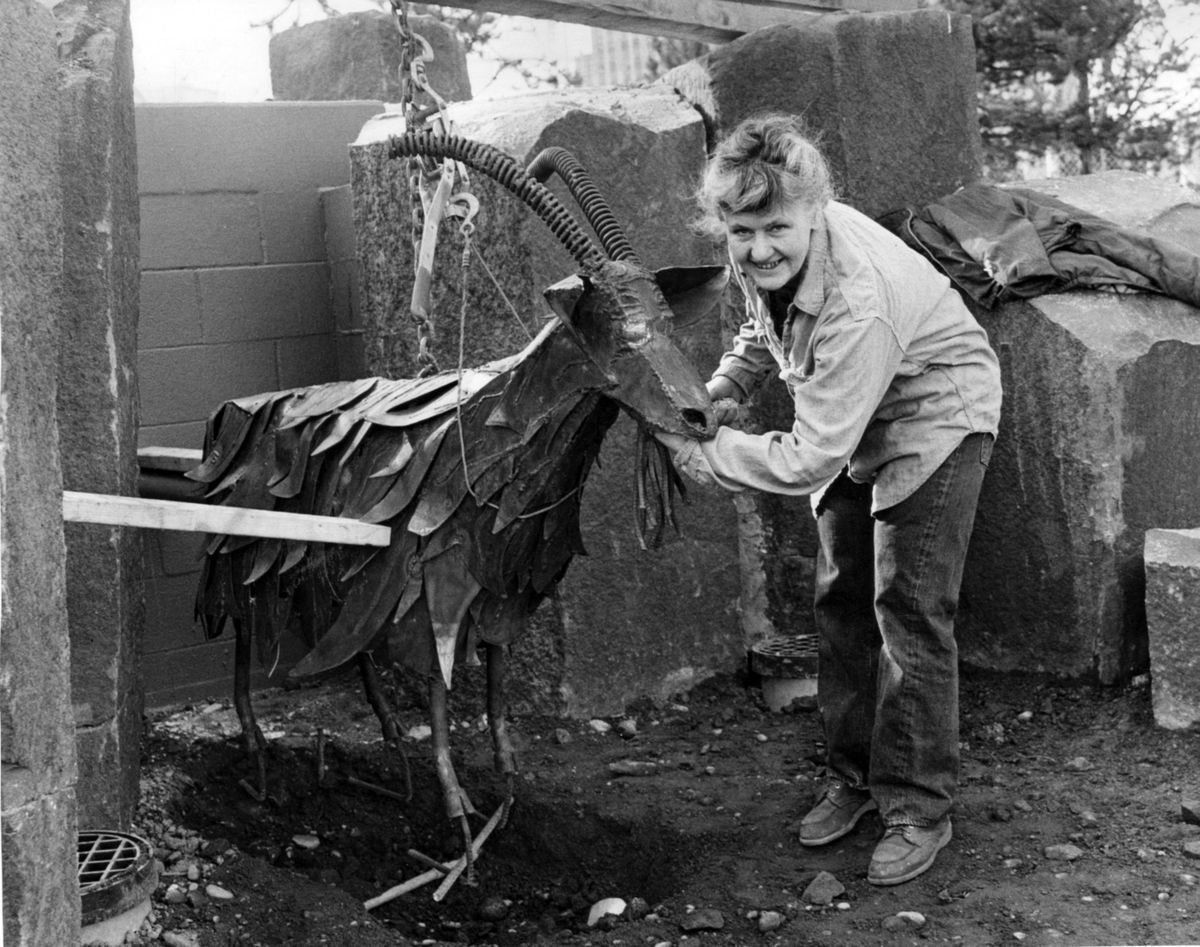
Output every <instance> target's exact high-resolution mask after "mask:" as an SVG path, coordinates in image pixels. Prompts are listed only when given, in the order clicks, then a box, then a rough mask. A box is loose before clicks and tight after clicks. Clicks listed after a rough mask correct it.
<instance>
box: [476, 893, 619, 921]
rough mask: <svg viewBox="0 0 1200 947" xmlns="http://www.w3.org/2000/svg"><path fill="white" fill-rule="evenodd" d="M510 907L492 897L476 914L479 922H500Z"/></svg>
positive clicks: (481, 905)
mask: <svg viewBox="0 0 1200 947" xmlns="http://www.w3.org/2000/svg"><path fill="white" fill-rule="evenodd" d="M510 907H512V902H511V901H509V900H508V899H507V898H501V897H498V896H496V895H492V896H491V897H488V898H484V899H483V903H482V904H480V905H479V910H478V914H479V917H480V920H484V921H502V920H504V918H506V917H507V916H508V909H509V908H510ZM618 913H619V912H618ZM589 920H590V918H589Z"/></svg>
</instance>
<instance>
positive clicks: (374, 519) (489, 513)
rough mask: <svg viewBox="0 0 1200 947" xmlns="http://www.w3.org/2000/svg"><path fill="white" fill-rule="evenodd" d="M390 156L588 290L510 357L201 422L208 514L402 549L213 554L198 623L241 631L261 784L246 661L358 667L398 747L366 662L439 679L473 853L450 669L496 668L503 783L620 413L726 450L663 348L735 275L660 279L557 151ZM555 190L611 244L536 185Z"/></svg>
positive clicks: (443, 733) (455, 792) (644, 500)
mask: <svg viewBox="0 0 1200 947" xmlns="http://www.w3.org/2000/svg"><path fill="white" fill-rule="evenodd" d="M391 155H392V157H401V156H404V157H407V156H413V155H432V156H436V157H440V158H452V159H453V160H457V161H460V162H462V163H464V164H467V165H468V166H470V167H472V168H474V169H476V170H479V171H482V172H484V173H486V174H488V175H490V176H492V177H494V178H495V179H496V180H498V181H499V182H500V183H501V184H503V185H504V186H505V187H506V188H508V190H510V191H511V192H512V193H514V194H516V195H517V196H518V197H519V198H520V199H521V200H523V201H524V202H525V203H526V204H527V205H529V206H530V207H531V208H532V209H533V210H534V211H535V212H536V213H537V214H538V216H539V217H541V219H542V220H543V221H545V222H546V223H547V225H548V226H550V227H551V229H552V230H553V231H554V233H555V234H556V235H557V236H558V237H559V239H560V240H561V241H562V243H563V244H564V245H565V246H566V247H567V249H568V250H569V251H570V252H571V254H572V256H573V257H574V259H575V260H576V261H577V263H578V265H579V273H578V275H577V276H574V277H571V278H569V279H566V280H564V281H562V282H560V283H558V284H557V285H555V286H554V287H551V288H550V289H549V290H548V291H547V292H546V297H547V299H548V300H549V302H550V304H551V307H552V308H553V310H554V311H555V312H556V313H557V316H558V318H557V319H554V320H551V321H550V322H548V323H547V324H546V326H545V327H544V328H543V329H542V331H541V332H540V333H539V334H538V335H537V337H536V338H535V339H534V340H533V342H531V343H530V344H529V345H528V346H527V347H526V348H525V349H524V351H521V352H519V353H518V354H516V355H513V356H511V357H508V358H505V359H502V360H499V361H496V362H493V363H491V364H489V365H486V366H483V367H480V368H474V369H471V370H464V371H446V372H441V373H439V374H434V375H430V376H428V377H423V378H416V379H402V380H389V379H383V378H365V379H361V380H357V381H349V382H339V383H334V384H327V385H319V386H315V387H310V388H300V389H294V390H290V391H281V392H272V393H268V394H262V395H257V396H253V397H248V398H240V399H237V400H234V401H230V402H227V403H226V404H224V405H222V406H221V407H220V408H219V409H218V410H217V411H216V412H215V413H214V414H213V415H212V417H211V419H210V421H209V427H208V432H207V436H206V444H205V457H204V461H203V463H202V464H201V465H200V466H199V467H197V468H196V469H195V470H193V471H192V472H191V473H190V474H189V476H190V477H192V478H193V479H195V480H198V481H201V482H202V483H204V484H207V485H208V487H209V489H208V491H207V496H208V500H209V501H210V502H213V503H222V504H228V505H231V506H241V507H255V508H261V509H273V510H282V511H292V512H299V513H316V514H322V515H333V516H344V517H353V518H356V519H360V520H364V521H366V522H371V523H380V524H384V525H387V526H389V527H390V528H391V530H392V533H391V536H392V542H391V544H390V546H389V547H387V548H385V549H369V548H365V547H351V546H333V545H325V544H317V543H307V544H306V543H304V542H301V541H286V540H268V539H252V538H246V537H233V536H215V537H212V539H211V541H210V543H209V545H208V550H207V556H206V559H205V563H204V569H203V574H202V578H201V585H200V589H199V594H198V600H197V613H198V615H199V617H200V618H201V620H202V622H203V625H204V628H205V631H206V633H207V634H208V635H209V636H210V637H213V636H216V635H219V634H220V633H221V631H222V629H223V627H224V625H225V621H226V619H231V620H232V622H233V625H234V628H235V631H236V635H237V652H236V672H235V706H236V708H237V712H238V715H239V717H240V719H241V722H242V726H243V730H244V735H245V739H246V741H247V747H248V749H249V750H250V751H251V752H252V753H254V754H256V755H257V756H258V758H259V760H260V765H261V758H262V757H261V751H262V750H263V749H264V748H265V741H264V739H263V736H262V733H261V732H260V730H259V728H258V726H257V724H256V723H255V720H254V716H253V711H252V709H251V707H250V701H249V671H248V665H249V661H250V655H251V642H252V641H254V642H257V644H258V647H259V651H260V654H261V655H263V656H264V657H265V660H270V656H271V655H273V654H275V653H276V646H277V645H278V643H279V640H280V636H281V635H283V634H285V633H287V632H288V631H289V630H290V631H292V632H295V633H298V634H299V635H301V636H302V638H303V640H304V641H305V642H306V643H307V644H308V645H309V646H310V650H309V651H308V653H307V655H306V656H305V657H304V659H303V660H302V661H301V662H300V663H299V665H297V666H296V668H295V669H294V670H293V671H292V674H293V675H309V674H315V673H318V672H321V671H323V670H327V669H330V668H333V667H336V666H338V665H340V664H342V663H343V662H346V661H349V660H351V659H354V658H356V657H357V658H358V660H359V662H360V665H361V666H362V669H363V671H364V674H365V683H366V685H367V692H368V695H370V696H371V699H372V704H373V705H374V706H375V708H376V711H377V713H379V715H380V719H381V720H382V721H383V723H384V733H385V736H389V737H394V736H395V735H396V731H395V726H396V725H395V721H394V720H392V719H391V717H390V716H389V714H388V712H387V710H386V707H385V704H384V702H383V701H382V700H381V699H380V692H379V686H378V680H377V671H375V670H374V668H375V665H374V663H373V662H372V660H370V659H369V657H368V655H369V653H370V652H375V653H376V654H377V655H380V656H382V655H383V654H385V653H386V659H387V660H393V661H401V662H404V663H405V664H407V665H409V666H411V667H413V668H415V669H417V670H418V671H420V672H423V673H426V674H428V677H429V682H430V685H429V686H430V705H431V716H432V720H431V724H432V729H433V745H434V755H435V760H436V767H437V775H438V778H439V781H440V783H441V786H442V790H443V794H444V799H445V805H446V811H447V814H448V815H449V816H450V817H451V818H452V819H455V820H458V821H459V822H460V824H461V825H462V829H463V833H464V841H465V842H466V843H467V849H468V851H469V850H470V845H469V842H470V830H469V827H468V823H467V815H468V814H472V813H474V811H475V810H474V808H473V806H472V805H471V802H470V800H469V798H468V796H467V794H466V792H465V791H464V790H463V788H462V787H461V785H460V784H459V781H458V778H457V776H456V775H455V772H454V767H453V766H452V764H451V759H450V748H449V725H448V720H447V714H446V690H447V688H449V687H450V685H451V680H452V670H453V668H454V665H455V664H456V663H460V662H462V663H478V660H477V658H476V651H477V648H482V649H483V650H484V651H485V652H486V656H487V665H488V667H487V686H488V698H487V710H488V720H489V722H490V727H491V734H492V738H493V741H494V748H495V762H496V766H497V769H498V770H499V771H500V772H501V773H503V774H505V775H506V776H508V778H509V780H510V784H511V776H512V774H513V773H514V772H515V769H516V760H515V756H514V751H513V747H512V743H511V741H510V739H509V736H508V734H507V732H506V729H505V717H504V699H503V690H502V681H503V675H504V658H505V649H506V646H507V645H508V644H510V643H511V642H512V641H514V639H515V638H516V637H517V636H518V634H519V633H520V632H521V630H522V629H523V627H524V625H525V622H526V619H527V617H528V616H529V615H530V614H531V613H532V612H533V610H534V609H535V608H536V606H537V605H538V603H539V602H540V601H541V600H542V598H543V597H545V596H546V595H547V594H548V593H549V592H550V591H551V590H552V589H553V588H554V586H555V584H556V583H557V582H558V581H559V579H561V577H562V576H563V574H564V572H565V570H566V568H567V566H568V564H569V563H570V561H571V559H572V557H573V556H574V555H575V554H576V553H579V552H582V551H583V544H582V541H581V536H580V524H579V512H580V500H581V490H582V488H583V485H584V482H585V480H586V478H587V475H588V472H589V470H590V469H591V467H592V464H593V462H594V461H595V460H596V457H597V455H598V453H599V451H600V447H601V442H602V441H603V439H604V435H605V432H606V431H607V430H608V428H609V426H610V425H611V424H612V423H613V421H614V420H615V418H616V416H617V411H618V407H620V408H624V409H625V410H626V411H627V412H628V413H629V414H630V415H632V416H633V417H634V418H635V419H636V421H637V422H638V423H639V424H640V425H641V426H642V428H643V430H647V429H648V430H651V431H652V430H661V431H669V432H674V433H678V434H684V435H687V436H689V437H704V436H706V435H710V434H711V433H712V431H713V429H714V420H713V414H712V407H711V404H710V402H709V399H708V396H707V394H706V392H705V388H704V384H703V382H702V381H701V379H700V377H699V376H698V374H697V372H696V370H695V368H694V367H693V366H692V365H691V364H690V363H689V362H688V360H687V359H686V358H685V357H684V356H683V355H682V354H681V352H680V351H679V349H678V348H677V347H676V346H675V344H674V343H673V342H672V341H671V338H670V333H671V331H672V327H673V322H675V321H677V320H679V321H693V320H695V319H696V318H697V317H698V316H699V315H700V314H702V313H703V312H707V311H708V310H709V309H711V307H712V306H713V305H714V304H715V303H716V300H717V298H718V296H719V295H720V293H721V292H722V290H723V289H724V285H725V271H724V268H722V267H691V268H681V269H665V270H659V271H658V272H656V273H651V272H649V271H647V270H646V269H645V268H644V267H643V266H642V265H641V264H640V263H638V261H637V260H636V259H635V258H634V254H633V251H632V249H631V248H630V247H629V244H628V242H627V240H626V239H625V237H624V234H623V232H622V231H621V229H620V228H619V227H618V226H616V224H615V221H613V220H612V218H611V214H609V212H608V211H607V208H606V207H605V206H603V201H602V200H600V199H599V197H598V193H597V192H595V189H594V188H590V189H589V185H588V184H587V182H586V180H585V179H584V178H583V176H582V172H581V171H580V169H578V167H577V166H576V165H574V164H573V163H572V161H571V159H570V157H569V155H567V154H566V153H565V152H560V151H558V150H556V151H555V152H552V153H549V154H547V155H545V156H544V158H542V159H540V160H539V161H537V162H535V163H534V165H531V166H530V170H529V171H528V172H527V171H523V170H522V169H520V168H519V166H517V165H516V164H515V163H514V162H513V161H512V160H511V159H509V158H508V157H507V156H505V155H503V154H502V153H500V152H498V151H495V150H494V149H491V148H488V147H486V146H482V145H480V144H478V143H475V142H469V141H466V140H464V139H460V138H455V137H452V136H434V135H430V134H427V133H421V132H417V133H411V134H409V135H406V136H402V137H399V138H395V139H393V140H392V144H391ZM555 170H557V171H559V173H561V174H562V176H563V177H564V179H565V180H567V183H568V185H569V186H570V188H571V191H572V193H573V194H575V195H576V196H577V198H578V199H579V201H580V203H581V204H582V206H583V208H584V210H585V213H586V214H587V216H588V217H589V222H590V223H591V224H592V226H593V229H594V230H595V231H596V233H597V234H598V235H599V236H600V238H601V245H600V246H597V245H596V243H595V242H594V241H593V240H592V239H591V238H590V237H589V236H588V235H587V233H586V232H585V231H584V230H583V229H582V227H581V226H580V225H579V224H578V223H577V222H576V221H575V219H574V218H573V217H572V215H571V214H570V213H569V212H568V211H567V209H566V208H565V207H564V206H563V205H562V203H561V202H560V201H559V200H558V199H557V198H556V197H555V196H554V195H553V194H552V193H551V192H550V191H549V190H548V189H547V188H546V187H544V186H543V185H542V184H541V183H540V181H539V180H538V178H539V177H542V178H543V179H544V178H545V177H546V176H548V175H549V173H551V172H552V171H555ZM531 172H532V173H531ZM639 456H640V460H639V466H640V467H641V487H640V490H639V496H640V502H639V509H640V514H641V516H642V518H643V526H644V527H645V528H646V529H648V530H649V531H650V532H651V534H652V538H653V534H657V533H659V532H661V530H662V526H663V524H664V522H666V521H668V520H669V519H670V518H671V515H672V514H671V512H670V499H671V494H672V492H673V491H674V490H675V489H676V488H677V487H678V486H679V485H680V484H679V481H678V476H677V474H676V473H675V471H674V469H673V468H672V467H671V466H670V463H669V461H667V460H666V458H665V454H664V453H663V452H662V451H661V450H660V449H658V445H657V443H656V442H654V441H652V440H650V439H649V438H648V437H646V436H645V435H644V436H643V440H642V442H641V445H640V449H639ZM389 727H390V730H389ZM260 773H261V769H260ZM510 795H511V790H510Z"/></svg>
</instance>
